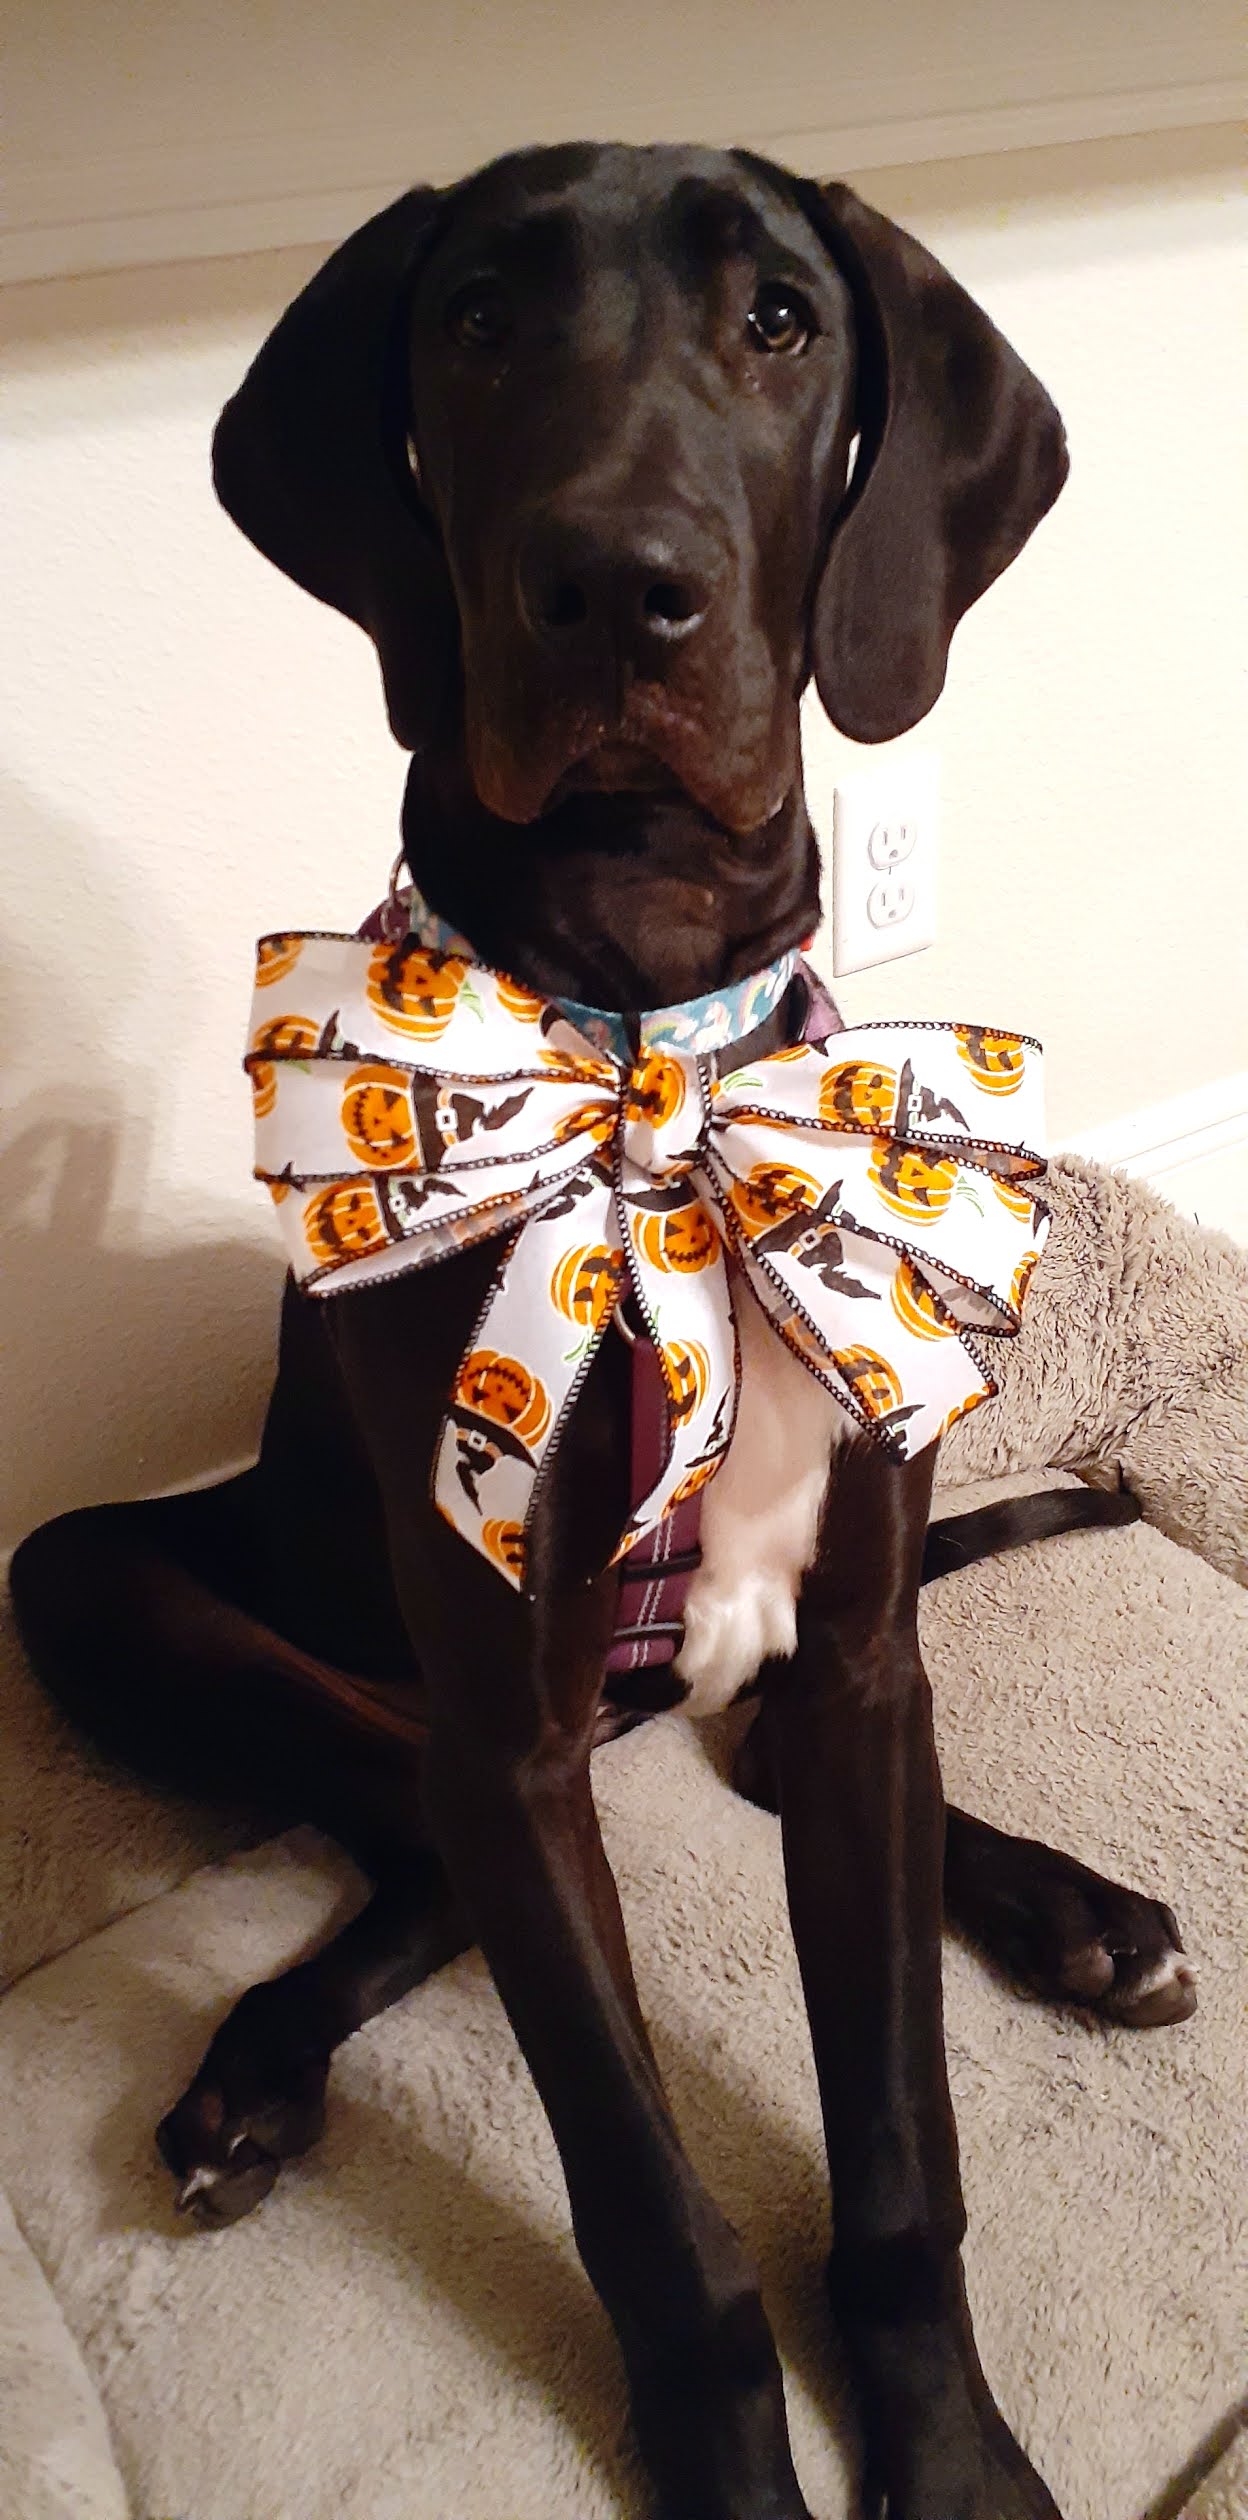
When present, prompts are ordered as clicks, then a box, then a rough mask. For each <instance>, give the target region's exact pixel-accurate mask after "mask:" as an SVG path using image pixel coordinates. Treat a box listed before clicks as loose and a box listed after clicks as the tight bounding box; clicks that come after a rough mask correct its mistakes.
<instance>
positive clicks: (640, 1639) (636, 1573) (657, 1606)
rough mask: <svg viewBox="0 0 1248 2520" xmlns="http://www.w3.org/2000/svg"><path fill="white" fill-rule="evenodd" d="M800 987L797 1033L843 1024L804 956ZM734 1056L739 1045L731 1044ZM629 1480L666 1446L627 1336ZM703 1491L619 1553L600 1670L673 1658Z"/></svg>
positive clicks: (648, 1374) (649, 1380)
mask: <svg viewBox="0 0 1248 2520" xmlns="http://www.w3.org/2000/svg"><path fill="white" fill-rule="evenodd" d="M800 971H801V977H802V980H803V982H804V983H805V988H806V1020H805V1023H804V1024H803V1027H802V1031H801V1033H800V1035H799V1036H798V1037H799V1039H801V1040H803V1041H826V1040H828V1038H829V1037H830V1035H831V1034H832V1033H838V1032H844V1030H845V1026H844V1024H843V1022H842V1020H841V1017H840V1015H839V1013H838V1012H837V1009H836V1006H835V1005H834V1003H833V1001H832V999H831V998H830V997H829V996H828V993H827V991H826V989H825V988H824V986H823V984H822V982H821V980H820V979H819V977H818V975H817V973H816V972H814V971H812V969H811V967H810V965H809V963H806V962H803V963H802V964H801V966H800ZM733 1055H734V1057H739V1055H740V1045H739V1044H738V1045H737V1048H736V1049H735V1050H734V1054H733ZM632 1357H633V1406H632V1418H633V1426H632V1474H631V1475H632V1486H631V1490H630V1496H629V1502H630V1504H632V1505H636V1504H637V1503H639V1502H640V1500H641V1498H642V1497H644V1496H646V1495H648V1494H649V1491H650V1489H651V1488H652V1487H653V1485H654V1482H655V1479H656V1478H657V1476H658V1474H659V1471H660V1469H661V1467H662V1464H663V1460H664V1456H665V1453H666V1448H667V1414H666V1394H665V1390H664V1385H663V1377H662V1374H661V1373H660V1370H659V1361H658V1358H657V1356H656V1355H655V1352H654V1349H653V1348H652V1347H651V1346H650V1344H649V1341H648V1340H646V1339H644V1338H634V1339H633V1342H632ZM704 1492H705V1491H704V1490H701V1489H700V1490H699V1491H698V1493H697V1494H696V1495H695V1496H691V1497H688V1498H687V1499H686V1501H685V1503H684V1504H683V1505H676V1506H674V1507H673V1509H672V1511H671V1513H669V1514H668V1515H667V1516H666V1518H665V1520H664V1521H663V1522H661V1523H660V1524H659V1526H658V1528H657V1530H655V1531H650V1532H647V1533H646V1534H645V1535H644V1537H643V1538H642V1539H640V1540H638V1541H636V1542H634V1545H633V1547H632V1548H631V1549H630V1550H629V1552H628V1555H627V1557H624V1558H622V1559H621V1560H620V1569H619V1577H620V1589H619V1595H618V1598H617V1602H616V1612H615V1635H614V1637H613V1639H612V1643H611V1651H610V1653H609V1654H608V1656H607V1669H608V1671H650V1670H655V1669H657V1668H659V1667H660V1666H661V1665H662V1664H664V1663H670V1662H674V1661H675V1659H676V1656H677V1654H678V1653H679V1652H680V1646H681V1639H682V1637H683V1635H684V1630H685V1603H686V1601H687V1600H688V1597H689V1586H690V1584H691V1583H692V1581H693V1578H694V1576H695V1574H696V1573H697V1570H698V1567H699V1566H700V1565H701V1563H702V1548H701V1541H700V1537H699V1535H700V1532H701V1528H702V1498H703V1494H704Z"/></svg>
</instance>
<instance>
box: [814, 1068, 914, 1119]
mask: <svg viewBox="0 0 1248 2520" xmlns="http://www.w3.org/2000/svg"><path fill="white" fill-rule="evenodd" d="M896 1116H897V1079H896V1076H895V1075H894V1073H893V1070H892V1069H891V1068H886V1067H876V1066H875V1065H874V1064H873V1062H872V1061H871V1060H870V1059H842V1060H841V1061H840V1062H839V1064H838V1065H837V1066H836V1067H830V1068H829V1069H828V1073H827V1075H826V1076H825V1077H824V1079H823V1082H822V1084H821V1085H820V1088H819V1117H820V1119H821V1120H832V1121H839V1122H840V1125H841V1127H842V1128H843V1129H871V1130H876V1129H888V1128H891V1126H892V1124H893V1121H894V1120H895V1118H896Z"/></svg>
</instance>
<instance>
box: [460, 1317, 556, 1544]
mask: <svg viewBox="0 0 1248 2520" xmlns="http://www.w3.org/2000/svg"><path fill="white" fill-rule="evenodd" d="M447 1414H448V1416H449V1418H450V1421H451V1424H452V1426H453V1427H454V1429H455V1475H456V1477H457V1478H458V1480H459V1484H460V1486H461V1487H462V1489H463V1491H464V1494H465V1496H466V1497H467V1498H468V1500H469V1503H470V1504H472V1505H473V1506H475V1508H476V1510H477V1512H478V1513H480V1511H481V1497H480V1492H479V1491H480V1482H481V1480H482V1479H484V1478H485V1477H486V1475H487V1473H488V1472H489V1471H491V1470H492V1469H493V1468H494V1467H495V1465H496V1463H498V1462H500V1461H504V1460H510V1461H521V1462H525V1463H527V1464H528V1466H529V1467H530V1468H531V1467H532V1464H533V1454H532V1450H531V1447H532V1446H533V1445H534V1444H537V1443H540V1441H541V1439H542V1437H543V1435H544V1434H545V1433H546V1430H547V1428H548V1426H549V1425H550V1415H551V1410H550V1397H549V1394H548V1392H547V1390H546V1386H545V1384H544V1383H542V1382H539V1380H538V1377H537V1375H536V1374H534V1373H532V1372H531V1371H530V1369H529V1367H528V1366H527V1365H525V1364H524V1363H522V1361H521V1359H520V1358H519V1357H518V1356H503V1355H501V1354H500V1353H499V1351H498V1349H497V1348H474V1350H473V1352H472V1354H471V1356H467V1357H465V1359H464V1362H463V1364H462V1365H461V1366H460V1369H459V1372H458V1374H457V1375H456V1378H455V1388H454V1391H453V1392H452V1394H451V1405H450V1409H449V1411H448V1413H447Z"/></svg>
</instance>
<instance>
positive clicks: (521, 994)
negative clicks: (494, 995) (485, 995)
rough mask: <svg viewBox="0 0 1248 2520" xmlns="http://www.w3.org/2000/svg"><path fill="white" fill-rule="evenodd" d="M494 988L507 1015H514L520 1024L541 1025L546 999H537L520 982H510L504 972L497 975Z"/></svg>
mask: <svg viewBox="0 0 1248 2520" xmlns="http://www.w3.org/2000/svg"><path fill="white" fill-rule="evenodd" d="M494 986H495V988H496V989H497V991H498V1002H499V1005H500V1006H501V1007H502V1008H503V1009H504V1012H505V1013H506V1014H508V1015H514V1017H515V1019H516V1022H517V1023H518V1024H540V1022H541V1020H542V1016H543V1014H544V1012H545V1008H546V1001H545V999H544V998H540V997H535V996H534V994H533V991H532V990H531V989H526V988H523V987H522V986H521V983H520V982H519V981H518V980H509V979H508V978H507V975H506V973H505V972H502V971H499V972H496V973H495V975H494Z"/></svg>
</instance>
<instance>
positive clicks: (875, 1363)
mask: <svg viewBox="0 0 1248 2520" xmlns="http://www.w3.org/2000/svg"><path fill="white" fill-rule="evenodd" d="M830 1361H831V1363H832V1364H833V1365H835V1367H836V1370H837V1372H838V1374H842V1375H843V1376H844V1378H845V1380H846V1382H847V1383H848V1384H849V1387H850V1390H851V1391H852V1392H853V1395H854V1398H855V1399H856V1400H857V1402H858V1404H859V1407H860V1408H861V1409H862V1410H863V1411H864V1412H865V1414H866V1416H867V1417H871V1418H881V1417H887V1416H888V1414H889V1411H890V1410H891V1409H898V1408H900V1406H901V1378H900V1376H899V1375H898V1373H897V1371H896V1368H895V1367H894V1366H892V1365H890V1364H889V1362H888V1358H887V1357H886V1356H880V1355H878V1354H877V1352H876V1350H875V1349H874V1348H869V1347H850V1348H833V1350H832V1352H831V1360H830Z"/></svg>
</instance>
